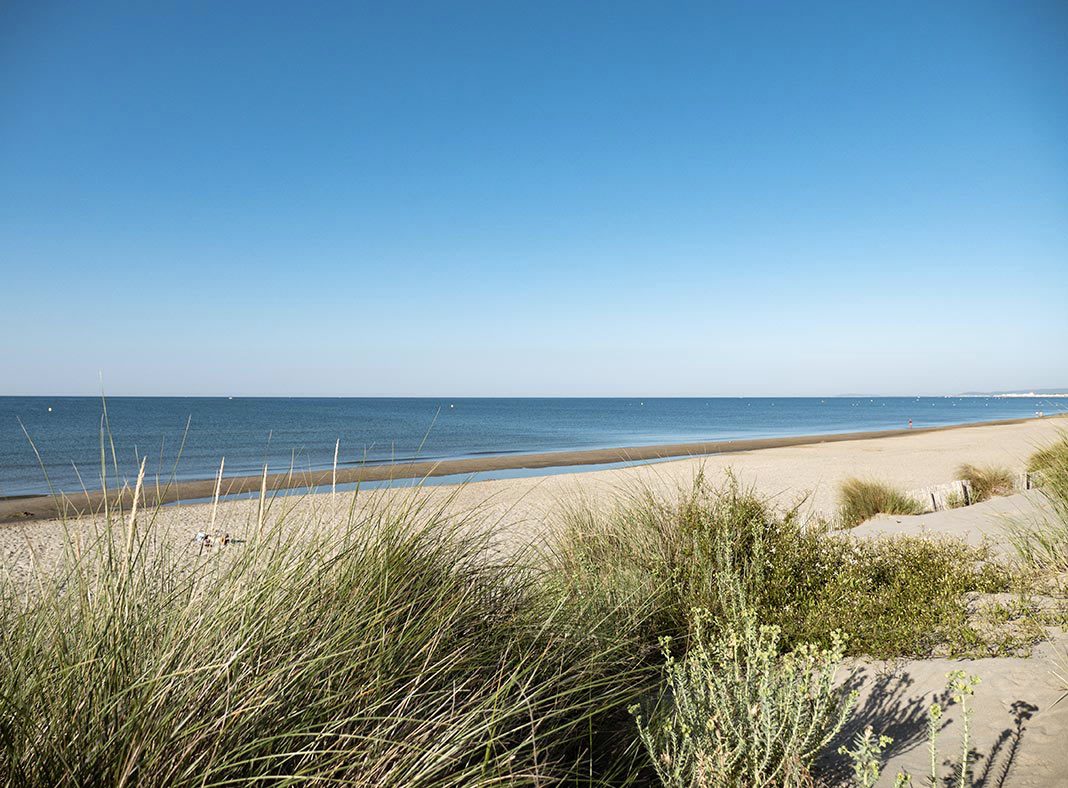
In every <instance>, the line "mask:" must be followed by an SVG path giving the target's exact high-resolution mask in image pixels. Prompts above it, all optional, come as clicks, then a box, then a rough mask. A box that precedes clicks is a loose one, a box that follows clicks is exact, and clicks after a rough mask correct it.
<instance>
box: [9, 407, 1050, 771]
mask: <svg viewBox="0 0 1068 788" xmlns="http://www.w3.org/2000/svg"><path fill="white" fill-rule="evenodd" d="M1065 426H1068V425H1066V423H1065V420H1063V419H1054V420H1040V421H1029V422H1025V423H1019V424H1010V425H999V426H982V427H969V428H961V429H954V430H946V431H939V432H926V433H917V434H914V435H905V436H899V437H894V438H884V439H866V440H853V441H848V442H837V443H825V444H815V445H805V446H787V447H780V448H768V449H761V450H757V451H745V452H737V453H731V454H725V455H713V456H709V457H703V458H700V459H686V460H677V461H670V462H662V463H657V464H654V465H648V466H639V467H632V468H625V469H614V470H607V471H595V472H582V473H574V474H564V475H557V476H547V477H540V478H526V479H509V480H500V481H487V482H478V483H472V484H468V485H465V486H464V487H462V488H460V489H457V488H455V487H445V486H443V487H434V488H426V489H425V490H423V491H421V492H419V493H418V494H420V495H426V496H430V497H431V499H435V498H436V497H438V496H447V495H455V496H456V497H455V500H454V502H453V505H454V506H457V507H460V508H464V507H475V506H480V507H482V508H483V509H484V511H485V512H486V514H487V515H489V516H491V517H493V518H495V519H496V520H497V522H498V526H497V527H498V529H499V531H500V532H501V533H505V534H510V538H511V539H512V540H515V539H519V540H526V539H529V538H533V537H534V536H535V535H536V534H538V533H539V532H542V531H543V530H544V529H545V527H546V524H547V523H549V522H552V521H553V520H554V519H555V518H556V517H557V515H558V514H559V511H560V507H561V506H562V505H566V503H567V502H568V501H574V500H575V499H576V498H577V497H581V498H583V499H585V500H588V501H590V502H592V503H594V504H595V505H610V504H611V502H612V501H613V500H616V499H618V496H619V494H620V492H621V491H626V490H632V489H635V488H636V487H638V486H640V485H649V486H652V487H654V488H658V489H661V490H670V489H671V488H674V487H677V486H680V485H681V486H686V485H688V484H689V483H690V482H691V481H692V479H693V477H694V475H695V474H696V473H698V472H699V471H700V470H703V471H704V473H705V474H706V475H707V476H709V477H710V478H711V479H713V480H717V479H720V478H722V476H723V474H724V472H725V471H726V470H727V469H732V470H733V471H734V473H735V474H736V475H737V476H738V478H739V479H740V480H741V481H742V483H743V484H747V485H752V486H753V487H755V488H756V489H757V490H758V491H760V492H762V493H765V494H767V495H770V496H773V497H774V498H775V499H776V500H778V501H780V502H782V503H784V504H789V503H792V502H794V501H796V500H798V499H799V498H801V497H805V498H806V504H805V505H806V507H807V509H808V511H810V512H812V513H814V514H819V515H824V516H830V515H832V514H833V512H834V509H835V505H836V502H835V496H836V488H837V485H838V483H839V482H840V481H841V480H842V479H844V478H847V477H850V476H861V477H870V478H873V479H879V480H882V481H886V482H890V483H893V484H895V485H897V486H899V487H902V488H905V489H917V488H922V487H927V486H929V485H933V484H940V483H945V482H949V481H952V480H954V479H955V478H956V473H955V471H956V468H957V467H958V466H959V465H960V464H961V463H963V462H970V463H973V464H996V465H1002V466H1007V467H1009V468H1011V469H1013V470H1016V471H1019V470H1022V469H1023V467H1024V463H1025V461H1026V458H1027V456H1028V455H1029V454H1030V453H1031V452H1032V451H1034V449H1035V448H1036V447H1038V446H1041V445H1043V444H1046V443H1048V442H1050V441H1051V440H1054V439H1055V438H1057V437H1058V435H1059V434H1060V431H1061V430H1063V429H1064V427H1065ZM398 494H401V495H411V494H412V493H411V492H410V491H407V492H398V491H389V490H386V491H378V492H374V493H361V496H363V498H362V500H365V501H370V500H373V499H375V498H381V497H383V496H396V495H398ZM349 500H350V498H349V496H347V495H341V494H339V495H338V500H337V501H333V500H332V498H331V496H330V494H329V493H326V494H321V495H312V496H303V497H301V498H294V499H290V500H283V499H279V500H276V501H275V503H274V505H273V506H274V508H273V510H272V516H273V515H277V514H278V512H279V511H280V509H281V507H283V506H285V507H295V508H296V509H297V510H299V511H304V512H308V511H313V512H315V513H317V516H318V517H321V518H325V519H329V518H330V517H331V516H333V514H332V513H333V512H338V511H344V510H345V509H346V507H347V505H348V501H349ZM438 500H440V498H438ZM1036 507H1037V508H1038V509H1039V510H1040V508H1041V504H1040V503H1039V499H1038V498H1037V496H1036V495H1035V494H1034V493H1030V494H1025V495H1018V496H1012V497H1010V498H1006V499H1001V500H998V501H994V502H990V503H987V504H979V505H976V506H971V507H967V508H965V509H960V510H954V511H949V512H940V513H934V514H928V515H920V516H917V517H889V518H888V517H883V518H878V519H877V520H873V521H871V522H869V523H867V524H864V525H862V526H860V527H859V528H858V529H856V530H855V531H854V533H856V534H857V535H859V536H877V535H880V534H895V533H908V534H919V535H923V534H928V535H934V536H938V535H950V536H955V537H960V538H964V539H966V540H968V541H970V542H973V543H975V542H978V541H980V540H982V539H984V538H986V539H989V540H992V541H994V542H995V543H998V542H1000V543H1001V544H1002V545H1003V544H1004V534H1003V531H1002V527H1001V522H1002V519H1003V518H1004V516H1005V515H1012V514H1018V513H1023V514H1033V513H1034V512H1035V511H1036ZM256 509H257V504H256V502H254V501H235V502H224V503H221V504H220V506H219V515H218V521H217V526H216V530H217V531H228V532H230V533H231V534H233V535H234V536H236V537H240V536H241V535H242V534H243V533H246V532H247V528H249V527H250V523H252V522H254V521H255V517H256ZM210 513H211V506H210V504H195V505H182V506H171V507H166V508H164V509H162V510H160V511H159V512H158V513H157V515H156V521H155V527H156V528H157V529H158V530H159V532H160V533H166V534H169V535H170V538H172V539H174V540H176V541H179V542H188V540H189V539H190V538H191V537H192V535H193V534H194V533H195V532H196V531H197V530H200V529H206V527H207V524H208V521H209V518H210ZM91 527H92V526H91V524H90V523H88V522H86V521H79V522H76V523H73V524H69V528H70V529H71V531H72V532H79V531H87V530H89V529H90V528H91ZM64 541H65V537H64V527H63V526H62V525H61V524H60V523H58V522H55V521H47V520H42V521H34V522H26V523H20V524H12V525H7V526H3V527H0V564H2V565H3V566H4V567H5V568H6V569H7V570H8V571H11V572H13V573H14V575H15V576H16V577H21V578H23V579H27V580H28V579H29V576H30V575H31V574H32V564H33V559H31V553H32V554H33V555H35V556H36V560H37V562H38V565H39V566H46V567H47V566H49V565H51V564H53V563H54V561H55V560H56V559H57V557H58V556H59V555H60V553H61V552H62V550H63V544H64ZM1066 651H1068V636H1066V635H1065V634H1064V633H1059V634H1057V633H1054V634H1053V636H1052V640H1051V641H1050V642H1048V643H1045V644H1042V645H1040V646H1039V647H1037V648H1036V649H1035V653H1034V655H1033V656H1032V657H1030V658H1026V659H1025V658H999V659H982V660H976V661H953V660H942V659H928V660H911V661H906V662H901V663H898V664H896V665H892V666H887V665H882V664H880V665H873V664H868V665H862V666H861V668H862V670H863V673H862V676H861V681H860V687H861V691H862V699H861V707H860V711H859V713H858V716H857V718H856V723H857V724H858V725H863V724H865V723H869V722H870V723H871V724H872V725H873V726H874V727H875V728H876V729H877V730H882V731H885V732H887V733H889V734H890V735H893V736H894V737H895V738H896V739H897V742H896V743H895V745H893V747H892V748H891V749H890V751H889V754H890V756H891V760H890V765H889V767H888V768H887V770H886V778H885V779H884V780H883V781H882V782H881V783H880V785H892V783H893V773H894V772H895V771H896V770H897V769H898V768H908V769H909V770H910V771H912V772H913V773H914V774H916V775H917V776H918V777H920V776H922V774H923V773H924V769H925V768H926V767H925V764H926V763H927V754H926V749H925V744H924V741H923V736H924V725H925V717H924V714H925V707H926V705H927V703H929V702H930V699H931V698H932V697H934V696H935V695H936V694H938V693H940V692H941V691H942V690H943V688H944V686H945V674H946V672H947V671H949V670H951V669H954V668H963V669H964V670H966V671H968V672H969V673H975V674H978V675H979V676H981V677H982V679H983V683H982V685H981V686H980V687H979V690H978V693H977V696H976V699H975V709H976V713H975V721H974V731H973V742H974V747H975V748H976V750H977V751H978V752H979V754H980V755H981V756H982V760H981V761H980V763H979V769H978V772H977V773H980V774H982V773H983V771H984V769H985V770H987V771H986V773H985V775H986V779H985V782H983V783H981V784H982V785H986V786H1000V785H1008V786H1055V785H1068V700H1066V701H1065V702H1063V703H1061V704H1059V705H1054V701H1055V700H1056V698H1057V697H1058V694H1059V693H1058V691H1057V689H1056V688H1055V687H1054V685H1053V683H1052V680H1051V670H1052V667H1053V665H1054V659H1055V658H1056V657H1057V655H1061V656H1064V655H1065V654H1066ZM957 716H958V715H957V712H956V711H952V712H951V713H950V714H949V719H952V720H955V719H956V718H957ZM959 730H960V725H959V722H954V723H953V724H951V725H950V726H949V727H948V728H947V730H946V732H945V735H944V737H943V738H944V746H945V755H946V757H949V756H950V755H951V754H954V753H955V752H956V749H957V744H956V742H957V741H958V739H957V737H958V736H959ZM987 764H992V765H991V766H989V767H988V766H987ZM1006 764H1008V772H1007V778H1006V779H1004V781H1002V779H1001V774H1002V770H1003V769H1005V768H1006ZM917 782H918V784H922V782H921V781H920V780H918V781H917Z"/></svg>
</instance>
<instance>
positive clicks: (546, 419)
mask: <svg viewBox="0 0 1068 788" xmlns="http://www.w3.org/2000/svg"><path fill="white" fill-rule="evenodd" d="M1065 404H1066V401H1065V400H1057V399H1051V398H1044V397H1035V398H1029V397H1028V398H995V397H874V398H872V397H827V398H822V399H820V398H788V397H786V398H685V399H683V398H671V399H615V398H612V399H571V398H566V399H565V398H559V399H555V398H554V399H535V398H511V399H481V398H480V399H441V398H322V399H317V398H306V399H304V398H237V397H235V398H233V399H229V398H225V397H220V398H210V397H205V398H200V397H195V398H194V397H176V398H169V397H112V398H109V399H108V400H107V401H106V417H107V418H106V424H105V420H104V415H105V414H104V405H105V403H104V402H103V401H102V400H101V399H99V398H94V397H0V496H13V495H34V494H42V493H47V492H48V491H49V485H51V486H52V488H53V489H55V490H63V491H66V492H74V491H77V490H80V489H81V488H82V485H83V484H84V486H85V487H87V488H89V489H94V488H95V489H99V487H100V485H101V475H102V474H101V458H102V456H103V457H104V458H105V459H106V462H107V466H108V470H107V482H108V485H109V486H112V485H115V484H116V483H117V484H121V483H122V480H123V479H124V478H125V479H132V478H135V477H136V475H137V468H138V466H139V465H140V462H141V459H142V458H147V462H146V468H147V473H148V476H149V478H157V477H158V478H161V479H164V480H166V479H170V478H175V479H177V480H185V479H206V478H212V477H213V476H214V475H215V473H216V472H217V470H218V467H219V462H220V460H221V459H222V458H223V457H225V458H226V473H227V475H248V474H258V473H259V472H261V471H262V470H263V466H264V464H267V465H268V466H269V468H270V469H271V470H272V471H286V470H288V469H289V468H291V467H292V468H294V469H296V470H321V469H328V468H330V467H331V465H332V463H333V457H334V446H335V442H336V441H339V440H340V449H339V466H353V465H358V464H361V463H383V462H392V461H403V460H411V459H414V458H418V459H425V460H437V459H452V458H461V457H475V456H481V455H502V454H509V453H534V452H550V451H569V450H579V449H598V448H612V447H622V446H641V445H656V444H661V443H683V442H691V441H706V440H709V441H712V440H737V439H743V438H768V437H784V436H790V435H818V434H829V433H839V432H858V431H866V430H884V429H899V428H904V427H906V426H907V425H908V422H909V419H911V420H912V422H913V424H914V426H916V427H926V426H935V425H948V424H965V423H969V422H978V421H992V420H995V419H1009V418H1020V417H1028V416H1034V415H1036V414H1037V413H1039V412H1044V413H1046V414H1049V413H1057V412H1061V411H1063V410H1064V409H1065ZM24 430H25V432H24ZM102 430H103V433H102ZM102 435H103V441H102ZM112 445H114V457H113V453H112ZM38 454H39V455H40V459H38ZM115 466H117V472H116V470H115ZM541 472H542V473H544V472H545V471H541Z"/></svg>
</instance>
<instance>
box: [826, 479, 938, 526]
mask: <svg viewBox="0 0 1068 788" xmlns="http://www.w3.org/2000/svg"><path fill="white" fill-rule="evenodd" d="M838 500H839V519H840V521H841V523H842V525H843V526H844V527H846V528H852V527H853V526H856V525H860V524H861V523H862V522H864V521H865V520H870V519H871V518H872V517H875V516H876V515H877V514H922V513H923V511H924V508H923V505H922V504H921V503H920V502H919V501H917V500H916V499H914V498H911V497H909V496H908V495H907V494H906V493H905V492H903V491H901V490H898V489H897V488H896V487H893V486H892V485H889V484H886V483H884V482H879V481H874V480H867V479H846V480H845V481H844V482H842V484H841V486H840V487H839V489H838Z"/></svg>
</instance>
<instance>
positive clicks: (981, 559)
mask: <svg viewBox="0 0 1068 788" xmlns="http://www.w3.org/2000/svg"><path fill="white" fill-rule="evenodd" d="M987 558H988V556H987V553H986V551H985V550H981V549H976V548H970V547H968V546H967V545H965V544H964V543H962V542H958V541H950V540H946V541H931V540H927V539H920V538H906V537H897V538H892V539H891V538H886V539H864V540H860V539H855V538H852V537H850V536H848V535H842V534H834V533H831V532H829V531H828V530H827V529H826V527H825V526H822V525H819V524H816V523H810V524H809V525H807V526H806V525H805V524H804V523H802V520H801V517H800V516H799V515H798V512H797V511H788V512H785V513H780V512H778V511H776V510H775V509H774V508H773V507H771V506H770V505H769V504H768V503H767V502H766V501H764V500H763V499H761V498H759V497H758V496H756V495H754V494H752V493H750V492H747V491H745V490H743V489H741V488H740V487H739V485H738V484H737V483H736V482H734V481H728V483H727V484H726V485H724V486H722V487H716V486H713V485H710V484H709V483H708V482H707V481H706V480H705V479H703V478H699V479H698V480H697V482H696V483H695V485H694V486H693V488H692V489H690V490H687V491H685V492H684V493H682V494H681V495H680V496H678V497H666V498H660V497H657V496H654V495H653V494H651V493H650V492H648V491H641V492H638V493H636V494H634V495H632V496H630V498H629V500H627V501H625V502H623V503H622V504H621V505H620V506H619V507H617V508H616V509H614V510H611V511H608V512H599V511H597V510H594V509H592V508H590V507H579V508H577V509H574V510H572V511H571V512H570V514H569V516H568V520H567V523H566V524H565V527H564V528H563V530H562V532H560V533H558V534H556V535H555V536H554V538H553V541H552V544H551V545H550V548H549V558H548V560H549V563H550V564H551V566H552V568H553V569H552V571H551V572H549V573H548V574H547V576H548V578H550V580H551V582H552V583H553V584H554V585H555V591H556V593H559V594H562V595H563V596H564V598H565V600H569V601H571V602H574V603H576V604H577V603H578V602H580V601H581V602H582V603H583V604H584V605H586V606H587V609H589V610H600V611H603V612H600V613H599V614H598V615H597V621H598V622H599V624H600V625H602V626H609V627H621V628H622V630H623V631H625V632H626V633H627V634H628V636H629V637H633V636H634V633H636V632H637V633H640V634H641V636H642V640H643V641H644V644H645V645H644V648H643V653H644V654H645V655H646V656H649V655H653V656H655V655H657V654H658V653H659V643H658V639H659V638H660V637H662V636H670V637H672V638H674V639H675V641H676V642H677V643H680V644H681V643H685V641H686V638H687V637H688V635H689V633H690V631H691V629H692V620H691V612H692V611H693V610H697V609H701V610H705V611H708V615H710V616H711V617H712V620H713V621H720V622H728V621H730V620H731V616H730V606H731V604H733V603H731V602H730V600H732V599H733V598H734V592H733V591H730V589H731V588H733V587H734V585H737V586H738V587H739V588H740V589H741V591H740V593H741V594H742V595H743V597H744V599H745V600H746V604H747V605H748V606H749V607H750V608H752V610H753V611H754V614H755V615H756V616H757V619H758V620H759V621H760V622H761V623H762V624H766V625H772V626H777V627H778V628H779V629H780V631H781V638H782V645H783V647H784V648H787V649H790V648H794V647H797V646H799V645H802V644H806V643H815V644H818V645H820V646H822V647H827V646H829V645H830V643H831V638H832V633H833V632H835V631H839V632H843V633H846V634H848V635H849V641H848V649H847V653H849V654H851V655H868V656H874V657H890V656H900V655H917V656H919V655H924V654H929V653H931V652H932V650H934V649H935V648H936V647H942V648H943V649H948V650H950V651H969V650H970V649H971V648H973V647H975V646H977V645H979V643H978V642H977V637H978V636H977V635H976V634H975V633H974V632H973V631H972V630H971V628H970V627H969V625H968V615H967V606H966V602H965V594H967V593H968V592H994V591H1000V590H1004V589H1006V588H1007V587H1008V584H1009V580H1010V578H1009V576H1008V574H1007V572H1006V571H1005V570H1003V569H1001V568H999V567H998V566H997V565H996V564H993V563H992V562H989V561H988V560H987ZM607 611H614V612H613V613H612V614H611V615H609V614H608V612H607ZM603 636H604V637H605V638H607V639H613V638H614V636H613V635H612V633H610V632H608V633H604V635H603Z"/></svg>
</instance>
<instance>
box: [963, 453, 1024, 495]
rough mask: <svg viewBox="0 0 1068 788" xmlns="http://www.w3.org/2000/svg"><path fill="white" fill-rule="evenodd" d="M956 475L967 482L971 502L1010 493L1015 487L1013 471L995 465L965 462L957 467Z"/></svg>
mask: <svg viewBox="0 0 1068 788" xmlns="http://www.w3.org/2000/svg"><path fill="white" fill-rule="evenodd" d="M957 476H958V477H959V478H960V479H962V480H963V481H966V482H968V487H969V490H970V496H969V499H970V502H971V503H980V502H982V501H987V500H990V499H991V498H993V497H994V496H997V495H1012V493H1013V492H1014V491H1015V489H1016V477H1015V475H1014V474H1013V472H1012V471H1010V470H1009V469H1008V468H999V467H997V466H995V465H983V466H977V465H972V464H970V463H965V464H964V465H961V466H960V467H959V468H957Z"/></svg>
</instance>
